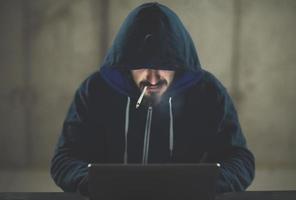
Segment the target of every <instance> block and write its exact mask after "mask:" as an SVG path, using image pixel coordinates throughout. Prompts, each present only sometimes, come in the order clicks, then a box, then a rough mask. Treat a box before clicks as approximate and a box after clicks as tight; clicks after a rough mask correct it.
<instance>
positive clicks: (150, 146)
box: [51, 3, 254, 195]
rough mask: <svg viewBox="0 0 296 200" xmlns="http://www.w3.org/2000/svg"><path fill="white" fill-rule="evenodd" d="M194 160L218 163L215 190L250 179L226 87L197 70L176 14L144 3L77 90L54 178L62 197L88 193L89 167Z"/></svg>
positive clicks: (236, 187)
mask: <svg viewBox="0 0 296 200" xmlns="http://www.w3.org/2000/svg"><path fill="white" fill-rule="evenodd" d="M141 94H143V95H141ZM142 96H143V98H142ZM148 138H149V139H148ZM200 162H207V163H215V162H218V163H220V164H221V170H220V175H219V179H218V181H217V184H216V185H217V187H216V190H217V192H229V191H242V190H244V189H246V187H247V186H248V185H249V184H250V183H251V181H252V179H253V177H254V157H253V155H252V153H251V152H250V151H249V150H248V149H247V147H246V141H245V138H244V136H243V133H242V131H241V128H240V124H239V120H238V117H237V113H236V111H235V108H234V105H233V103H232V101H231V98H230V96H229V95H228V93H227V91H226V89H225V88H224V87H223V86H222V84H221V83H220V82H219V81H218V80H217V79H216V78H215V77H214V76H213V75H212V74H210V73H209V72H207V71H205V70H203V69H201V66H200V63H199V60H198V57H197V53H196V50H195V47H194V44H193V42H192V40H191V37H190V36H189V34H188V32H187V31H186V29H185V28H184V26H183V24H182V22H181V21H180V19H179V18H178V17H177V15H176V14H175V13H174V12H173V11H172V10H170V9H169V8H167V7H165V6H163V5H161V4H158V3H147V4H143V5H141V6H139V7H137V8H136V9H134V10H133V11H132V12H131V13H130V14H129V15H128V17H127V18H126V20H125V21H124V23H123V25H122V27H121V29H120V30H119V32H118V34H117V36H116V38H115V40H114V43H113V46H112V47H111V48H110V49H109V51H108V53H107V56H106V58H105V60H104V62H103V65H102V67H101V69H100V71H99V72H96V73H94V74H93V75H91V76H90V77H89V78H88V79H87V80H85V81H84V82H83V83H82V85H81V86H80V88H79V89H78V90H77V92H76V95H75V98H74V100H73V103H72V105H71V107H70V110H69V112H68V115H67V117H66V119H65V122H64V126H63V130H62V134H61V136H60V138H59V142H58V144H57V147H56V151H55V154H54V157H53V159H52V163H51V174H52V177H53V179H54V180H55V182H56V183H57V185H59V186H60V187H61V188H62V189H63V190H64V191H68V192H74V191H80V192H81V193H83V194H86V195H87V165H88V163H144V164H147V163H148V164H149V163H200Z"/></svg>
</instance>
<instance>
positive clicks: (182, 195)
mask: <svg viewBox="0 0 296 200" xmlns="http://www.w3.org/2000/svg"><path fill="white" fill-rule="evenodd" d="M219 166H220V165H219V164H218V163H217V164H148V165H141V164H89V166H88V168H89V171H88V173H89V194H90V199H91V200H117V199H118V200H119V199H120V200H122V199H123V200H152V199H161V200H166V199H169V200H193V199H194V200H197V199H199V200H213V199H214V198H215V182H216V180H217V176H218V171H219Z"/></svg>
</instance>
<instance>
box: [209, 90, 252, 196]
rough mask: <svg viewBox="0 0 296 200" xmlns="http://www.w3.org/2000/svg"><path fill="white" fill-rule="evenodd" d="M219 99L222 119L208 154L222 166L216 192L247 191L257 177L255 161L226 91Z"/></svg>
mask: <svg viewBox="0 0 296 200" xmlns="http://www.w3.org/2000/svg"><path fill="white" fill-rule="evenodd" d="M220 89H221V88H220ZM219 99H220V100H219V102H220V103H218V105H219V107H220V108H219V110H221V111H222V114H221V115H220V116H222V118H221V117H220V123H219V124H220V125H219V128H218V131H217V135H218V136H217V138H216V139H215V140H214V146H213V148H212V152H211V153H210V155H209V157H210V160H211V161H212V162H218V163H220V164H221V168H220V174H219V179H218V181H217V185H216V191H217V193H223V192H234V191H244V190H245V189H246V188H247V187H248V186H249V185H250V184H251V182H252V180H253V178H254V174H255V159H254V156H253V154H252V153H251V152H250V151H249V150H248V148H247V146H246V140H245V137H244V135H243V133H242V130H241V127H240V123H239V120H238V116H237V112H236V110H235V107H234V105H233V103H232V100H231V98H230V96H229V95H228V93H227V91H226V89H224V88H223V89H222V95H221V97H219ZM221 119H222V120H221Z"/></svg>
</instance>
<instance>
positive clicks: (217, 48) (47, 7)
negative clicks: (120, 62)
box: [0, 0, 296, 189]
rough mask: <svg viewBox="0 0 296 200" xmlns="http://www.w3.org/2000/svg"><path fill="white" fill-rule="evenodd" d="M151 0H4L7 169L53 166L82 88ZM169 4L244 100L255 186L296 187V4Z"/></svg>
mask: <svg viewBox="0 0 296 200" xmlns="http://www.w3.org/2000/svg"><path fill="white" fill-rule="evenodd" d="M143 2H145V1H137V0H110V1H107V0H98V1H97V0H55V1H54V0H2V1H1V6H0V15H1V17H0V22H1V23H0V25H1V32H0V43H1V45H0V83H1V84H0V120H1V128H0V138H1V140H0V166H1V167H5V166H6V167H30V166H31V167H32V166H34V167H35V166H39V167H45V168H48V163H49V159H50V157H51V155H52V151H53V148H54V144H55V143H56V140H57V137H58V135H59V133H60V129H61V125H62V120H63V118H64V116H65V113H66V111H67V109H68V106H69V103H70V101H71V99H72V97H73V94H74V91H75V89H76V88H77V87H78V86H79V84H80V83H81V81H82V80H84V78H85V77H86V76H87V75H88V74H90V73H91V72H93V71H94V70H96V69H97V68H98V66H99V65H100V62H101V60H102V57H103V56H104V53H105V50H106V47H107V46H108V45H110V44H111V42H112V39H113V37H114V36H115V34H116V32H117V31H118V29H119V26H120V24H121V23H122V21H123V20H124V18H125V16H126V15H127V14H128V13H129V11H130V10H131V9H132V8H134V7H136V6H137V5H139V4H140V3H143ZM160 2H161V3H164V4H166V5H167V6H169V7H170V8H172V9H173V10H175V12H176V13H177V14H178V15H179V17H180V18H181V20H182V21H183V22H184V24H185V26H186V27H187V28H188V30H189V32H190V34H191V36H192V38H193V40H194V42H195V44H196V47H197V49H198V52H199V57H200V60H201V62H202V65H203V66H204V68H205V69H207V70H209V71H211V72H212V73H213V74H215V75H216V76H217V77H218V78H219V79H220V80H221V81H222V82H223V84H224V85H225V86H226V87H227V89H228V90H229V92H230V93H231V95H232V97H233V98H234V100H235V103H236V107H237V109H238V112H239V116H240V120H241V124H242V127H243V130H244V132H245V135H246V137H247V140H248V143H249V146H250V148H251V149H252V151H253V152H254V154H255V156H256V161H257V169H258V170H257V177H256V180H255V182H254V185H253V186H252V187H251V189H276V188H280V189H293V188H294V189H295V188H296V181H295V175H293V174H295V171H296V158H295V154H296V136H295V131H296V130H295V129H296V126H295V123H294V120H295V118H296V114H295V113H296V112H295V111H296V110H295V107H294V104H295V102H296V101H295V100H296V92H295V91H296V90H295V84H296V68H295V67H296V66H295V63H296V40H295V35H296V26H295V20H296V1H294V0H260V1H258V0H223V1H219V0H183V1H178V0H162V1H160ZM0 174H1V173H0ZM2 174H3V173H2ZM7 174H9V173H6V175H7ZM5 177H8V175H7V176H5ZM272 177H273V178H272ZM44 184H47V183H44ZM50 184H52V183H51V182H50ZM0 187H1V184H0ZM34 187H35V186H34Z"/></svg>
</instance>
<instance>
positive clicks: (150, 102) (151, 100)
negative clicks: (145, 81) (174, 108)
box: [143, 92, 161, 106]
mask: <svg viewBox="0 0 296 200" xmlns="http://www.w3.org/2000/svg"><path fill="white" fill-rule="evenodd" d="M160 100H161V95H158V94H157V93H156V92H153V93H151V94H150V95H149V96H145V98H144V100H143V102H144V104H145V105H147V106H155V105H157V104H158V103H159V102H160Z"/></svg>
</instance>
